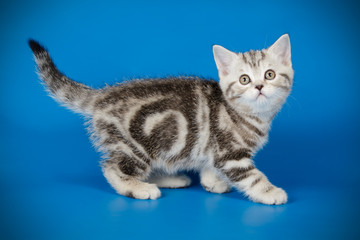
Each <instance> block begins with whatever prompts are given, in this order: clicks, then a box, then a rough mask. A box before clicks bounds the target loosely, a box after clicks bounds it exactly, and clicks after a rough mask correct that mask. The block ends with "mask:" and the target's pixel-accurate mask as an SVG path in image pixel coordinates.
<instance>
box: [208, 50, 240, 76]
mask: <svg viewBox="0 0 360 240" xmlns="http://www.w3.org/2000/svg"><path fill="white" fill-rule="evenodd" d="M213 53H214V58H215V63H216V67H217V69H218V71H219V74H220V75H222V76H226V75H228V74H229V73H230V68H231V64H232V63H233V62H234V60H235V58H236V56H237V55H236V53H233V52H231V51H229V50H227V49H226V48H223V47H222V46H220V45H214V46H213Z"/></svg>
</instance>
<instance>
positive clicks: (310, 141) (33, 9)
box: [0, 0, 360, 239]
mask: <svg viewBox="0 0 360 240" xmlns="http://www.w3.org/2000/svg"><path fill="white" fill-rule="evenodd" d="M358 9H359V5H358V4H357V3H356V1H304V0H302V1H275V2H268V1H261V0H259V1H248V2H243V1H187V0H183V1H178V2H171V1H140V0H135V1H131V2H130V1H128V2H122V1H101V3H100V2H94V1H89V0H88V1H73V0H72V1H69V0H63V1H57V2H55V1H53V2H51V1H38V0H33V1H20V0H14V1H7V2H5V1H1V3H0V36H1V40H0V84H1V85H0V124H1V132H0V143H1V147H0V150H1V152H0V154H1V155H0V158H1V161H0V191H1V195H0V238H1V239H141V238H146V239H184V238H189V239H202V238H207V239H220V238H221V239H228V238H229V239H275V238H276V239H356V238H357V239H358V238H359V237H360V229H359V227H358V220H359V216H360V208H359V197H360V189H359V183H360V181H359V180H360V179H359V178H360V177H359V176H360V175H359V168H360V163H359V160H360V159H359V153H360V151H359V139H358V138H359V133H360V128H359V120H360V119H359V114H360V106H359V103H360V101H359V100H360V99H359V98H360V97H359V96H360V94H359V93H358V91H359V87H360V83H359V82H360V81H359V56H360V44H359V42H360V35H359V34H360V28H359V22H360V21H359V20H360V17H359V14H358ZM284 33H289V34H290V39H291V44H292V59H293V65H294V69H295V79H294V81H295V84H294V88H293V92H292V94H291V96H290V97H289V99H288V102H287V103H286V104H285V106H284V108H283V110H282V112H281V113H280V114H279V115H278V116H277V118H276V119H275V121H274V123H273V128H272V131H271V133H270V142H269V144H268V145H267V146H266V147H265V148H264V149H263V150H262V151H261V152H260V153H259V154H258V155H257V157H256V164H257V166H258V168H259V169H260V170H262V171H263V172H265V174H266V175H267V176H268V177H269V179H270V180H271V181H272V182H273V183H274V184H276V185H278V186H281V187H283V188H284V189H285V190H286V191H287V192H288V194H289V203H288V204H286V205H282V206H266V205H261V204H257V203H253V202H250V201H248V200H246V199H245V198H244V197H243V196H242V195H241V194H240V193H237V192H232V193H229V194H223V195H218V194H211V193H208V192H206V191H204V190H203V189H202V188H201V187H200V186H199V180H198V177H197V176H196V175H193V178H194V183H193V185H192V186H191V187H190V188H188V189H178V190H162V193H163V197H162V198H161V199H159V200H156V201H141V200H134V199H129V198H126V197H122V196H119V195H116V194H115V192H114V191H113V190H112V189H111V187H110V186H109V185H108V184H107V183H106V181H105V179H104V177H103V176H102V173H101V170H100V167H99V164H98V161H99V154H98V153H97V152H95V150H94V149H93V148H92V147H91V144H90V142H89V140H88V138H87V132H86V131H85V129H84V128H83V119H82V118H81V117H79V116H78V115H76V114H73V113H71V112H70V111H69V110H66V109H64V108H62V107H61V106H59V105H58V104H57V103H56V102H55V101H53V100H52V99H51V98H49V97H48V96H47V94H46V93H45V92H44V90H43V87H42V86H41V85H40V81H39V80H38V78H37V76H36V74H35V67H34V62H33V57H32V54H31V51H30V49H29V48H28V46H27V39H28V38H30V37H31V38H34V39H36V40H39V41H40V42H41V43H43V44H44V45H45V46H46V47H47V48H48V49H49V51H50V53H51V55H52V57H53V59H54V61H55V63H56V65H57V66H58V67H59V69H60V70H61V71H62V72H64V73H65V74H67V75H68V76H69V77H71V78H73V79H75V80H78V81H80V82H83V83H85V84H88V85H91V86H93V87H101V86H104V84H105V83H107V84H112V83H115V82H120V81H122V80H124V79H129V78H133V77H148V76H151V77H156V76H167V75H178V74H193V75H202V76H205V77H211V78H215V79H217V70H216V67H215V63H214V60H213V56H212V49H211V47H212V45H213V44H219V45H222V46H224V47H226V48H228V49H230V50H233V51H246V50H249V49H261V48H265V47H268V46H269V45H271V44H272V43H273V42H274V41H275V40H276V39H277V38H278V37H280V36H281V35H282V34H284Z"/></svg>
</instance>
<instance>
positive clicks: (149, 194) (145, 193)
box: [124, 183, 161, 199]
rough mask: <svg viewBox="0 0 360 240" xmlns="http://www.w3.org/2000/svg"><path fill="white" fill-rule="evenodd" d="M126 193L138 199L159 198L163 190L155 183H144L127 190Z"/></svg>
mask: <svg viewBox="0 0 360 240" xmlns="http://www.w3.org/2000/svg"><path fill="white" fill-rule="evenodd" d="M124 195H125V196H127V197H131V198H136V199H157V198H159V197H160V196H161V192H160V190H159V188H158V187H157V186H156V185H155V184H149V183H143V184H141V185H137V186H136V187H134V189H131V190H130V191H127V192H126V193H125V194H124Z"/></svg>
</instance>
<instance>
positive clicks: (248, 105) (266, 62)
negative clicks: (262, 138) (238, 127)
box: [213, 34, 294, 114]
mask: <svg viewBox="0 0 360 240" xmlns="http://www.w3.org/2000/svg"><path fill="white" fill-rule="evenodd" d="M213 52H214V58H215V62H216V66H217V68H218V71H219V78H220V87H221V89H222V91H223V94H224V96H225V98H226V99H227V101H228V102H229V103H230V104H231V105H232V106H233V107H235V108H236V109H237V110H238V111H240V112H245V113H255V114H262V113H264V114H265V113H271V112H273V113H276V112H277V111H278V110H279V109H280V108H281V106H282V104H283V103H284V101H285V99H286V98H287V96H288V95H289V93H290V91H291V87H292V83H293V76H294V71H293V69H292V63H291V49H290V39H289V35H288V34H284V35H282V36H281V37H280V38H279V39H278V40H277V41H276V42H275V43H274V44H273V45H272V46H270V47H269V48H267V49H263V50H261V51H252V50H251V51H249V52H245V53H234V52H231V51H229V50H227V49H225V48H223V47H221V46H219V45H214V46H213Z"/></svg>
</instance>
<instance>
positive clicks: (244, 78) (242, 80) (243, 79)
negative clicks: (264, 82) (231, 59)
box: [239, 74, 251, 85]
mask: <svg viewBox="0 0 360 240" xmlns="http://www.w3.org/2000/svg"><path fill="white" fill-rule="evenodd" d="M239 81H240V83H241V84H242V85H247V84H249V82H251V80H250V77H249V76H248V75H246V74H244V75H241V77H240V79H239Z"/></svg>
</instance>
